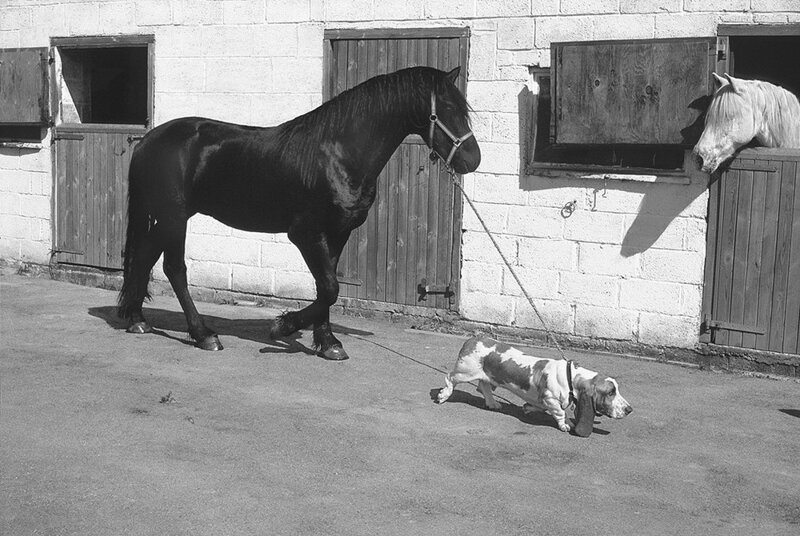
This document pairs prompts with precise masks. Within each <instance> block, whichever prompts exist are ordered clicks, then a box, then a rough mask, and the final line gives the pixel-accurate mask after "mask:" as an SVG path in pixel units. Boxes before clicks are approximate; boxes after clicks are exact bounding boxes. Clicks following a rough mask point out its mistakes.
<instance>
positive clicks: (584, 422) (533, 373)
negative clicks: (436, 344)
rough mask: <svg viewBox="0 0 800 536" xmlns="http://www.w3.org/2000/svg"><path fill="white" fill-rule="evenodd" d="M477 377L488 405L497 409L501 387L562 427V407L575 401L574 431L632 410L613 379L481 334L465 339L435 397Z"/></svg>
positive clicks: (581, 432)
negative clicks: (497, 390)
mask: <svg viewBox="0 0 800 536" xmlns="http://www.w3.org/2000/svg"><path fill="white" fill-rule="evenodd" d="M475 380H477V381H478V389H479V390H480V392H481V393H482V394H483V397H484V399H485V400H486V407H488V408H489V409H500V404H499V403H498V402H497V401H496V400H495V399H494V396H492V391H493V390H494V388H495V387H497V386H500V387H504V388H505V389H508V390H509V391H511V392H512V393H514V394H516V395H517V396H519V397H520V398H522V399H523V400H524V401H525V402H526V404H525V406H524V409H525V411H534V410H544V411H546V412H547V413H549V414H550V415H552V416H553V418H555V420H556V423H557V424H558V428H559V429H560V430H562V431H564V432H569V431H570V429H571V428H570V426H569V424H567V422H566V411H565V410H566V409H567V408H568V407H569V406H570V405H571V404H572V403H575V405H576V408H575V417H576V421H577V424H576V430H575V432H576V433H577V434H578V435H581V436H584V437H585V436H588V435H589V434H591V432H592V425H593V423H594V417H595V414H597V415H606V416H608V417H611V418H614V419H621V418H622V417H624V416H625V415H627V414H629V413H630V412H631V411H632V409H631V406H630V404H628V402H627V401H626V400H625V399H624V398H623V397H622V395H621V394H620V393H619V385H618V384H617V381H616V380H615V379H613V378H609V377H607V376H603V375H600V374H598V373H597V372H593V371H591V370H588V369H585V368H583V367H580V366H578V365H576V364H574V363H573V362H572V361H566V360H563V359H546V358H541V357H534V356H531V355H527V354H525V353H523V352H521V351H520V350H518V349H516V348H514V347H512V346H509V345H507V344H503V343H501V342H497V341H495V340H492V339H490V338H488V337H483V336H478V337H473V338H471V339H469V340H468V341H467V342H466V343H464V346H463V347H462V348H461V352H460V353H459V355H458V360H457V361H456V365H455V367H454V368H453V371H452V372H450V374H448V375H447V376H446V377H445V387H444V388H443V389H442V390H441V391H440V392H439V395H438V397H437V402H439V403H440V404H441V403H442V402H444V401H446V400H447V399H448V398H449V397H450V395H451V394H452V393H453V387H455V386H456V385H457V384H459V383H463V382H471V381H475Z"/></svg>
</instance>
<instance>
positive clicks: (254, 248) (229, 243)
mask: <svg viewBox="0 0 800 536" xmlns="http://www.w3.org/2000/svg"><path fill="white" fill-rule="evenodd" d="M186 256H187V258H190V259H192V260H195V261H216V262H224V263H233V264H244V265H250V266H258V263H259V260H260V258H261V243H260V242H256V241H254V240H243V239H241V238H233V237H230V236H225V237H222V236H212V235H188V236H187V237H186Z"/></svg>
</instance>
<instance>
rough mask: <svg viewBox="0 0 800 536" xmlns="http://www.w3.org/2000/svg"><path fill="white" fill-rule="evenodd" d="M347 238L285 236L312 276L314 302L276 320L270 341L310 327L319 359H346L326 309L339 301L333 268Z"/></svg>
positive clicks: (316, 235)
mask: <svg viewBox="0 0 800 536" xmlns="http://www.w3.org/2000/svg"><path fill="white" fill-rule="evenodd" d="M348 237H349V233H347V234H343V235H340V236H334V237H331V236H329V235H328V234H325V233H320V234H305V233H301V232H297V231H294V232H290V233H289V239H290V240H291V241H292V242H293V243H294V244H295V245H296V246H297V248H298V249H299V250H300V253H301V254H302V255H303V259H305V261H306V264H307V265H308V268H309V270H310V271H311V275H313V276H314V282H315V283H316V288H317V299H316V300H314V301H313V302H312V303H311V305H309V306H308V307H306V308H304V309H301V310H300V311H295V312H288V313H284V314H283V315H281V316H280V317H278V319H277V320H276V321H275V324H274V325H273V328H272V331H271V333H270V335H271V336H272V337H273V338H276V337H282V336H286V335H289V334H290V333H294V332H295V331H297V330H299V329H303V328H306V327H308V326H311V325H313V326H314V346H315V347H316V350H317V351H318V352H319V354H320V355H321V356H322V357H324V358H326V359H331V360H334V361H342V360H344V359H347V358H348V357H349V356H348V355H347V352H345V351H344V348H343V347H342V343H341V342H340V341H339V340H338V339H337V338H336V337H334V335H333V330H332V329H331V323H330V307H331V305H333V304H334V303H336V300H337V299H338V298H339V282H338V281H337V279H336V267H337V265H338V263H339V255H340V254H341V252H342V249H343V248H344V244H345V243H346V242H347V238H348Z"/></svg>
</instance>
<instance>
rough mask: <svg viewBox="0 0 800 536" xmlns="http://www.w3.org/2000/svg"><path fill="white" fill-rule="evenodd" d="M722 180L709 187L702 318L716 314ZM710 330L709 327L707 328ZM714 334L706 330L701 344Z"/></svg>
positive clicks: (708, 340) (709, 340)
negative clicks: (715, 301)
mask: <svg viewBox="0 0 800 536" xmlns="http://www.w3.org/2000/svg"><path fill="white" fill-rule="evenodd" d="M721 189H722V180H721V177H720V178H717V180H715V181H714V182H712V183H711V184H710V185H709V192H708V225H707V229H706V262H705V270H704V272H703V302H702V303H703V304H702V318H704V319H710V318H712V317H713V316H712V315H713V313H714V307H713V305H714V300H715V296H716V293H715V290H716V266H717V249H718V246H717V244H718V241H719V237H718V233H719V227H720V223H721V219H722V211H721V210H720V203H721V199H720V198H721V195H720V192H721ZM706 328H708V326H706ZM712 336H713V333H712V332H711V331H710V330H709V329H706V330H705V331H704V332H703V333H701V334H700V342H703V343H709V342H712Z"/></svg>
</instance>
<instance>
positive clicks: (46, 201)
mask: <svg viewBox="0 0 800 536" xmlns="http://www.w3.org/2000/svg"><path fill="white" fill-rule="evenodd" d="M19 201H20V214H21V215H23V216H26V217H29V218H40V219H43V220H49V219H50V214H51V206H50V196H49V195H21V196H20V197H19Z"/></svg>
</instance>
